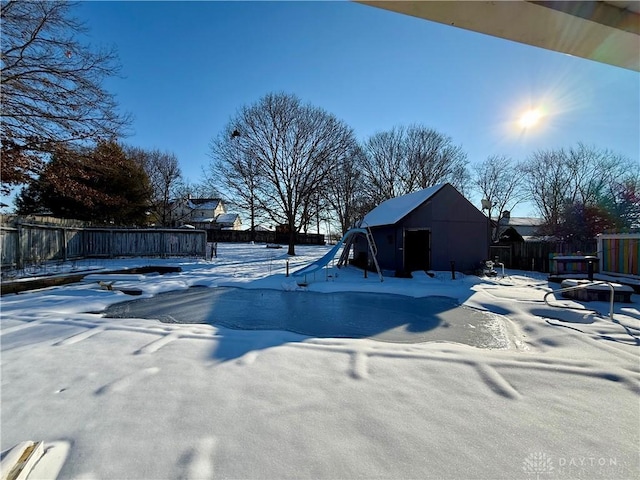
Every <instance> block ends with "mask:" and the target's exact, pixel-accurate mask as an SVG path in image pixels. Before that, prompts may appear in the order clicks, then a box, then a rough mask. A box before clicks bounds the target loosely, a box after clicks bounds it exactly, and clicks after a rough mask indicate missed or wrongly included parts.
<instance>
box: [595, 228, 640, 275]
mask: <svg viewBox="0 0 640 480" xmlns="http://www.w3.org/2000/svg"><path fill="white" fill-rule="evenodd" d="M598 257H599V258H600V271H601V272H602V273H610V274H613V275H624V276H629V277H636V278H638V277H640V267H639V266H638V262H640V233H618V234H602V235H598Z"/></svg>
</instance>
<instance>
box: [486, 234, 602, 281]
mask: <svg viewBox="0 0 640 480" xmlns="http://www.w3.org/2000/svg"><path fill="white" fill-rule="evenodd" d="M578 252H580V253H581V254H582V255H596V252H597V245H596V242H595V240H594V241H592V242H584V243H582V242H581V243H570V242H514V243H510V244H499V245H493V246H491V255H492V259H493V257H496V256H497V257H498V259H499V261H500V262H502V263H504V265H505V266H506V267H507V268H513V269H516V270H533V271H538V272H543V273H549V272H550V271H551V267H552V265H551V258H553V256H555V255H569V254H576V253H578Z"/></svg>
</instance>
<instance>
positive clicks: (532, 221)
mask: <svg viewBox="0 0 640 480" xmlns="http://www.w3.org/2000/svg"><path fill="white" fill-rule="evenodd" d="M543 223H544V219H542V218H536V217H509V218H501V219H500V225H503V226H505V227H507V226H508V227H520V226H522V227H526V226H531V227H538V226H540V225H542V224H543Z"/></svg>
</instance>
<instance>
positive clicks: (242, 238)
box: [207, 229, 325, 245]
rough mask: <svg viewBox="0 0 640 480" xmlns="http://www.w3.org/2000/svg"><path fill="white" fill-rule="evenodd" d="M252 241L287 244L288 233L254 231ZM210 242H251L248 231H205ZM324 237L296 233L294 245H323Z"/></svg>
mask: <svg viewBox="0 0 640 480" xmlns="http://www.w3.org/2000/svg"><path fill="white" fill-rule="evenodd" d="M254 233H255V238H254V241H255V242H258V243H280V244H284V245H286V244H288V243H289V234H288V233H279V232H273V231H264V230H256V231H255V232H254ZM207 237H208V239H209V241H210V242H240V243H246V242H250V241H251V232H250V231H249V230H213V229H212V230H207ZM324 243H325V240H324V235H322V234H317V233H296V245H324Z"/></svg>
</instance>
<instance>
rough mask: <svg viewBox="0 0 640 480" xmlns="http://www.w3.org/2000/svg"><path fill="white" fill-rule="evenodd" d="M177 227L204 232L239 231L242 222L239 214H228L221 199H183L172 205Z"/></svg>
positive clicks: (172, 213)
mask: <svg viewBox="0 0 640 480" xmlns="http://www.w3.org/2000/svg"><path fill="white" fill-rule="evenodd" d="M171 218H172V223H173V224H174V225H175V226H182V225H192V226H194V227H195V228H198V229H202V230H219V229H223V228H224V229H226V230H239V229H240V228H241V225H242V222H241V220H240V216H239V215H238V214H237V213H227V211H226V207H225V205H224V202H223V201H222V200H221V199H219V198H182V199H179V200H176V201H174V202H173V203H172V205H171Z"/></svg>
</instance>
